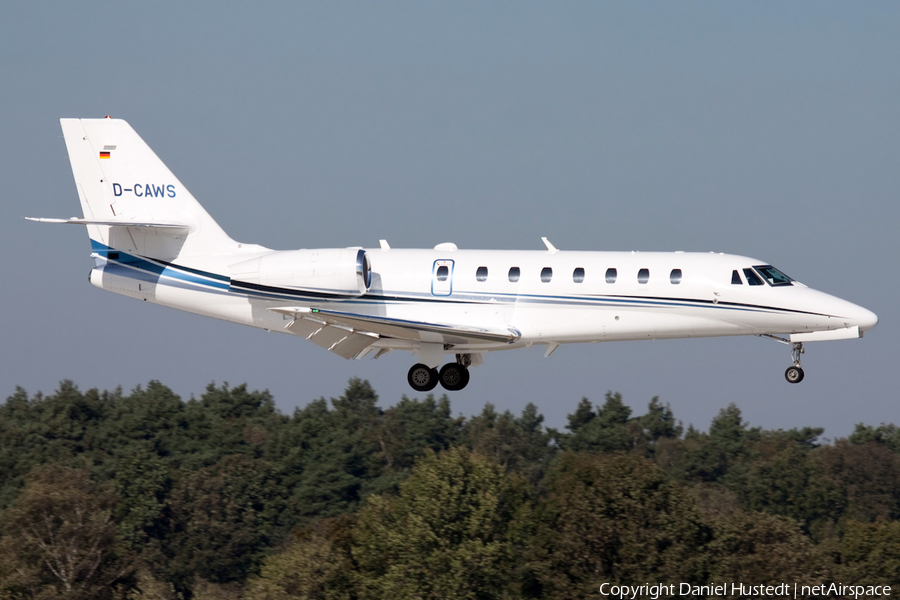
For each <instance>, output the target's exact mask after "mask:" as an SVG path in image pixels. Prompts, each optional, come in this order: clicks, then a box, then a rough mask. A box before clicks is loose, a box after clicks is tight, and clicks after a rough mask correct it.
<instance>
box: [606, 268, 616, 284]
mask: <svg viewBox="0 0 900 600" xmlns="http://www.w3.org/2000/svg"><path fill="white" fill-rule="evenodd" d="M615 282H616V270H615V269H607V270H606V283H615Z"/></svg>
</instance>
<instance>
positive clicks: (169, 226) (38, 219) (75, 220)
mask: <svg viewBox="0 0 900 600" xmlns="http://www.w3.org/2000/svg"><path fill="white" fill-rule="evenodd" d="M25 218H26V219H28V220H29V221H36V222H38V223H56V224H62V225H106V226H109V227H150V228H156V229H176V230H177V229H181V230H183V231H185V232H186V231H187V230H188V229H189V228H188V226H187V225H185V224H183V223H146V222H138V221H94V220H92V219H79V218H78V217H72V218H71V219H49V218H45V217H25Z"/></svg>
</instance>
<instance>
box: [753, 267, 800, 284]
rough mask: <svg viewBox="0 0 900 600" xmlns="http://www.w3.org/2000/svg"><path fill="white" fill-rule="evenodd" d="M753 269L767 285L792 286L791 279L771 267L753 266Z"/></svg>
mask: <svg viewBox="0 0 900 600" xmlns="http://www.w3.org/2000/svg"><path fill="white" fill-rule="evenodd" d="M753 268H754V269H755V270H756V272H757V273H759V274H760V275H762V278H763V279H764V280H765V282H766V283H768V284H769V285H772V286H779V285H793V284H792V283H791V282H792V281H794V280H793V279H791V278H790V277H788V276H787V275H785V274H784V273H782V272H781V271H779V270H778V269H776V268H775V267H773V266H772V265H755V266H754V267H753Z"/></svg>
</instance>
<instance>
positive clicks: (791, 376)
mask: <svg viewBox="0 0 900 600" xmlns="http://www.w3.org/2000/svg"><path fill="white" fill-rule="evenodd" d="M791 346H793V348H792V349H791V359H793V361H794V364H793V365H791V366H790V367H788V368H787V371H785V372H784V378H785V379H787V381H788V383H800V382H801V381H803V368H802V367H801V366H800V355H801V354H803V353H804V352H805V351H804V350H803V342H794V343H792V344H791Z"/></svg>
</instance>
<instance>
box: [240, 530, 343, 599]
mask: <svg viewBox="0 0 900 600" xmlns="http://www.w3.org/2000/svg"><path fill="white" fill-rule="evenodd" d="M351 525H352V521H351V520H350V519H349V518H346V517H344V518H338V519H326V520H324V521H319V522H318V523H316V524H315V525H314V526H311V527H307V528H304V529H301V530H299V531H297V532H296V533H295V534H294V535H293V536H292V539H291V540H290V542H289V543H288V544H286V545H285V546H284V547H283V548H282V549H281V550H280V551H279V552H277V553H275V554H272V555H270V556H268V557H267V558H266V560H265V561H264V562H263V564H262V567H261V568H260V573H259V575H258V576H256V577H253V578H251V579H250V580H249V581H248V582H247V587H246V590H245V593H244V599H245V600H289V599H299V600H344V599H349V598H353V597H354V583H355V581H354V572H355V567H354V565H353V561H352V558H351V556H350V539H351V538H350V532H351V529H350V527H351Z"/></svg>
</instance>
